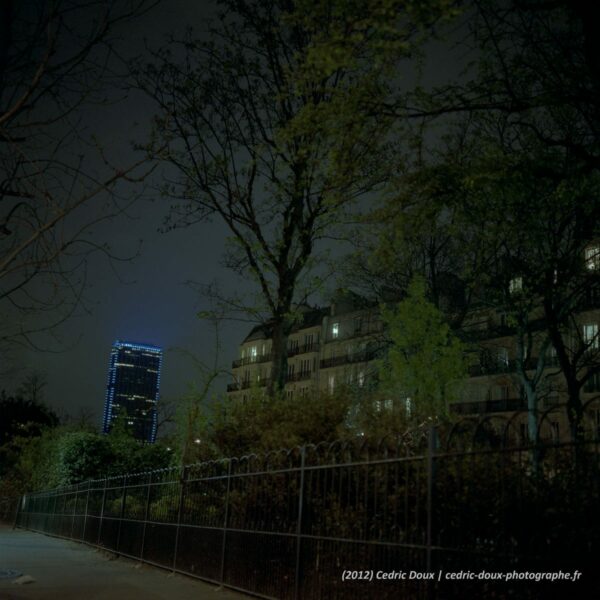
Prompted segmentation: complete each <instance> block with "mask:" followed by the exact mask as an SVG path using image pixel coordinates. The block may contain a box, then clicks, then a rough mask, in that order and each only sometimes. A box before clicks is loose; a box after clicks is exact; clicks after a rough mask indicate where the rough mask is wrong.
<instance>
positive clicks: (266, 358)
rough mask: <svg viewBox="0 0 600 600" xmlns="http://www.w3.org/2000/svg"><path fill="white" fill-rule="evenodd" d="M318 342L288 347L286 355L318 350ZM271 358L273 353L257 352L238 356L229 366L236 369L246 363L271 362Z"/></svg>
mask: <svg viewBox="0 0 600 600" xmlns="http://www.w3.org/2000/svg"><path fill="white" fill-rule="evenodd" d="M318 351H319V344H317V343H312V344H304V345H302V346H295V347H293V348H288V351H287V355H288V356H298V355H299V354H307V353H308V352H318ZM272 360H273V353H269V354H258V355H256V356H246V357H244V358H238V359H237V360H234V361H233V362H232V363H231V367H232V368H233V369H238V368H239V367H245V366H246V365H256V364H259V363H266V362H271V361H272Z"/></svg>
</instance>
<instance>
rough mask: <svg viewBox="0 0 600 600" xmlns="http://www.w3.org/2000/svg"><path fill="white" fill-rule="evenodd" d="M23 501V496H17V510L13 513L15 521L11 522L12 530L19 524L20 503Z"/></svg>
mask: <svg viewBox="0 0 600 600" xmlns="http://www.w3.org/2000/svg"><path fill="white" fill-rule="evenodd" d="M24 499H25V494H23V495H22V496H19V501H18V502H17V510H16V511H15V520H14V521H13V526H12V528H13V529H16V528H17V523H18V522H19V513H20V512H21V503H22V502H23V500H24Z"/></svg>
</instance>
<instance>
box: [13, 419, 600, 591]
mask: <svg viewBox="0 0 600 600" xmlns="http://www.w3.org/2000/svg"><path fill="white" fill-rule="evenodd" d="M526 416H527V415H526V414H521V417H523V418H526ZM544 419H546V415H544V416H542V421H541V425H540V431H541V432H542V435H541V441H540V443H539V444H538V445H535V446H529V445H519V444H520V443H521V442H519V441H517V440H520V438H519V437H518V436H519V435H520V434H519V433H517V432H516V431H513V430H515V429H517V428H516V423H517V421H518V419H515V418H514V417H512V418H511V419H503V420H498V421H494V420H493V419H490V418H485V419H466V420H464V421H461V422H459V423H458V424H455V425H454V426H453V427H452V428H449V429H441V428H440V429H434V428H433V427H429V428H428V429H425V430H423V429H421V430H418V431H415V432H411V433H409V434H407V435H405V436H403V437H401V438H397V439H396V438H394V439H393V440H392V439H391V438H384V439H383V440H380V441H378V442H377V443H368V442H366V441H365V440H362V439H357V440H356V441H353V442H337V443H333V444H320V445H316V446H315V445H308V446H304V447H301V448H294V449H292V450H287V451H278V452H271V453H268V454H265V455H260V456H259V455H250V456H244V457H241V458H232V459H225V460H220V461H213V462H207V463H202V464H196V465H191V466H186V467H182V468H175V469H166V470H160V471H153V472H149V473H141V474H129V475H124V476H120V477H113V478H109V479H104V480H97V481H88V482H84V483H80V484H78V485H73V486H70V487H64V488H60V489H55V490H51V491H45V492H39V493H32V494H27V495H26V496H24V498H23V501H22V503H21V504H20V510H19V514H18V518H17V523H18V525H19V526H20V527H23V528H27V529H30V530H34V531H40V532H45V533H50V534H53V535H56V536H60V537H64V538H68V539H73V540H79V541H83V542H87V543H88V544H91V545H94V546H99V547H102V548H106V549H109V550H111V551H113V552H116V553H118V554H120V555H123V556H127V557H130V558H134V559H139V560H142V561H144V562H147V563H150V564H154V565H157V566H160V567H164V568H167V569H170V570H173V571H176V572H180V573H184V574H187V575H192V576H195V577H199V578H201V579H204V580H207V581H211V582H215V583H218V584H222V585H225V586H228V587H231V588H234V589H238V590H241V591H245V592H250V593H252V594H254V595H257V596H260V597H264V598H282V599H288V598H290V599H292V598H293V599H298V598H309V599H312V598H315V599H328V600H329V599H335V598H357V599H358V598H360V599H363V598H398V597H402V598H432V597H439V598H459V597H460V598H471V597H473V598H475V597H480V598H485V597H494V598H512V597H519V598H540V597H542V595H541V594H543V590H544V585H545V584H544V583H543V582H539V581H538V582H535V581H534V582H533V583H532V582H523V581H518V582H515V583H513V584H511V583H509V582H505V583H504V584H503V585H501V586H499V587H498V585H497V582H496V587H494V588H493V589H494V592H493V594H492V593H491V592H490V589H491V588H490V586H491V585H492V583H490V581H485V580H484V581H483V582H482V581H479V580H478V581H473V580H467V579H465V578H463V579H461V580H449V579H447V577H446V575H447V574H448V573H460V572H463V573H464V572H470V573H479V572H510V571H514V570H516V571H518V572H541V571H548V570H561V571H567V570H572V571H574V570H579V571H581V572H583V573H584V575H585V577H583V578H582V580H581V582H580V584H579V587H572V588H570V591H569V592H568V593H569V594H570V595H571V596H572V597H580V598H583V597H585V593H584V592H585V590H587V589H588V588H584V587H582V586H585V585H588V584H590V581H591V578H593V577H594V574H593V568H592V566H591V565H592V562H593V557H594V556H597V555H598V550H599V547H600V542H599V537H600V511H599V510H598V506H599V505H600V504H599V502H600V471H599V460H598V457H599V453H598V450H599V447H598V444H599V440H598V437H597V435H596V434H597V431H596V430H589V431H588V430H585V431H584V433H583V434H582V436H581V437H580V438H578V439H576V440H567V441H559V442H557V441H549V440H550V438H546V437H545V436H544V435H543V431H544V427H545V425H544ZM586 431H587V433H586ZM545 440H546V441H545ZM382 574H383V575H382ZM425 574H432V575H431V576H432V577H433V580H428V579H425V578H424V577H425ZM384 575H385V577H386V578H385V579H384V578H383V576H384ZM586 577H587V579H586ZM596 583H597V581H596V582H594V585H595V584H596ZM552 585H553V586H554V585H559V584H555V583H552ZM572 585H573V584H572ZM589 589H593V588H589ZM553 590H554V592H556V591H557V588H556V587H554V588H553ZM578 594H579V595H578ZM552 597H555V596H552Z"/></svg>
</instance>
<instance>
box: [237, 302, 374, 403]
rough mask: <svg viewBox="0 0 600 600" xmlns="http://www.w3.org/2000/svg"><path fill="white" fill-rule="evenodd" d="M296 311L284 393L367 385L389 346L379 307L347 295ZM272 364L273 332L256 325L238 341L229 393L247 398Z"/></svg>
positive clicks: (263, 383) (262, 382)
mask: <svg viewBox="0 0 600 600" xmlns="http://www.w3.org/2000/svg"><path fill="white" fill-rule="evenodd" d="M298 313H299V316H298V319H297V323H296V325H295V326H294V327H293V329H292V332H291V334H290V335H289V338H288V372H287V383H286V385H285V393H286V394H288V396H290V397H294V396H303V395H305V394H308V393H310V392H312V391H315V390H318V391H320V392H326V391H327V392H330V393H332V392H334V391H335V389H336V387H338V386H339V385H341V384H356V385H357V386H358V387H363V386H364V385H366V382H367V379H368V378H369V377H370V376H371V375H372V371H373V369H374V363H373V361H374V360H375V358H376V357H377V355H378V352H379V351H380V350H381V349H382V348H383V346H384V344H385V342H384V338H383V326H382V322H381V318H380V315H379V311H378V309H377V307H376V306H370V307H369V306H365V303H364V301H363V300H362V299H360V298H359V297H357V296H355V295H353V294H346V295H345V296H340V297H338V298H337V299H336V301H335V302H333V303H332V304H331V306H328V307H326V308H311V307H308V306H305V307H300V308H299V309H298ZM271 367H272V354H271V331H270V329H269V326H268V325H258V326H256V327H254V328H253V329H252V330H251V331H250V333H249V334H248V335H247V337H246V338H245V339H244V341H243V342H242V343H241V345H240V355H239V358H238V359H236V360H234V361H233V363H232V371H233V376H234V382H233V383H231V384H230V385H228V386H227V392H228V393H229V394H231V395H234V396H235V397H241V398H243V397H244V396H247V394H248V393H249V390H250V388H252V387H263V386H266V385H267V384H268V382H269V378H270V375H271Z"/></svg>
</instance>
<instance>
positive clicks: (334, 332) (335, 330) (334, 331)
mask: <svg viewBox="0 0 600 600" xmlns="http://www.w3.org/2000/svg"><path fill="white" fill-rule="evenodd" d="M339 335H340V324H339V323H333V324H332V325H331V337H332V338H333V339H334V340H335V339H336V338H337V337H339Z"/></svg>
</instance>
